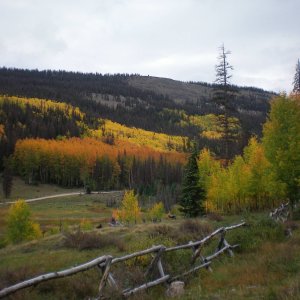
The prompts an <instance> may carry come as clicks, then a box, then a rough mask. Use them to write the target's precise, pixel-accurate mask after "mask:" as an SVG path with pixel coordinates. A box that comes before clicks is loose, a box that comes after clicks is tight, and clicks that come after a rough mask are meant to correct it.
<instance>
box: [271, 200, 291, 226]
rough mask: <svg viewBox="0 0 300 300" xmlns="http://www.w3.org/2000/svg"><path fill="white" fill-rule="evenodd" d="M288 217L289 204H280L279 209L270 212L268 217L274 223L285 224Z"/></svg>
mask: <svg viewBox="0 0 300 300" xmlns="http://www.w3.org/2000/svg"><path fill="white" fill-rule="evenodd" d="M289 216H290V205H289V202H287V203H281V204H280V206H279V207H277V208H276V209H274V211H272V212H270V217H271V218H272V219H273V220H274V221H276V222H282V223H284V222H286V221H287V219H288V218H289Z"/></svg>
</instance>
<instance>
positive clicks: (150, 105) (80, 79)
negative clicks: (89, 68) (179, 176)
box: [0, 68, 272, 157]
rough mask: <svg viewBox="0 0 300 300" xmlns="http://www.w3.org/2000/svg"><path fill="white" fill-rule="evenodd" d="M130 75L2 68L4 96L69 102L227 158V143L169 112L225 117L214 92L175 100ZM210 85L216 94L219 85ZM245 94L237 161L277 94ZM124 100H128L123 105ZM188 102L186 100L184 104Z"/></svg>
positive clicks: (240, 101) (235, 110)
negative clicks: (186, 140)
mask: <svg viewBox="0 0 300 300" xmlns="http://www.w3.org/2000/svg"><path fill="white" fill-rule="evenodd" d="M131 76H138V75H129V74H114V75H109V74H104V75H103V74H98V73H96V74H83V73H79V72H66V71H51V70H47V71H38V70H20V69H7V68H0V93H2V94H7V95H18V96H25V97H38V98H44V99H53V100H57V101H65V102H67V103H70V104H72V105H73V106H78V107H80V109H81V110H82V111H83V112H84V113H85V114H86V116H87V117H88V118H92V119H93V118H96V119H98V118H103V119H110V120H112V121H115V122H118V123H121V124H124V125H127V126H134V127H137V128H143V129H146V130H150V131H154V132H164V133H166V134H169V135H183V136H187V137H190V138H191V139H196V140H197V141H198V143H199V144H200V145H201V146H206V147H210V148H211V149H212V150H213V151H214V152H216V153H218V154H220V155H222V154H223V153H222V149H223V148H224V145H223V144H222V141H221V140H213V141H211V140H209V139H207V138H205V137H203V136H202V135H199V130H198V128H197V126H194V125H193V124H190V126H188V127H183V126H181V125H180V123H174V122H171V120H170V119H169V115H168V114H167V113H165V112H166V110H165V109H166V108H167V109H170V110H183V111H185V113H186V114H188V115H195V114H200V115H205V114H209V113H210V114H220V113H222V108H220V107H219V106H218V105H216V104H215V103H214V101H213V100H212V92H211V93H208V94H205V95H204V94H203V95H202V94H199V99H198V100H199V101H198V102H197V103H194V102H193V101H179V102H178V101H175V99H171V98H170V97H169V96H168V95H167V94H160V93H157V92H155V91H152V90H147V89H145V90H142V89H139V88H136V87H133V86H132V85H130V84H129V81H130V78H131ZM207 86H209V87H210V88H211V89H213V88H214V86H210V85H207ZM237 90H238V91H239V92H238V93H237V94H236V95H235V99H234V101H233V103H234V106H233V107H232V110H231V112H230V114H231V116H232V117H235V118H238V119H239V121H240V124H241V128H242V136H241V138H240V139H239V141H237V142H236V143H233V144H232V147H231V149H232V151H231V152H232V156H231V157H233V155H235V154H237V153H240V151H241V147H243V146H244V145H245V144H246V141H247V139H248V138H249V136H251V135H252V134H256V135H258V136H260V135H261V130H262V127H261V124H262V123H263V122H264V121H265V118H266V113H267V110H268V108H269V104H268V99H269V98H270V97H271V96H272V94H271V93H268V92H264V91H261V90H255V89H253V90H252V89H245V88H241V89H240V88H237ZM93 95H98V96H100V97H104V98H105V97H106V98H107V99H109V101H108V102H109V103H111V102H112V101H114V102H116V103H117V105H107V104H105V103H104V102H103V101H97V100H92V99H93ZM120 97H123V98H124V99H125V100H124V101H123V103H121V101H120ZM182 100H185V99H182Z"/></svg>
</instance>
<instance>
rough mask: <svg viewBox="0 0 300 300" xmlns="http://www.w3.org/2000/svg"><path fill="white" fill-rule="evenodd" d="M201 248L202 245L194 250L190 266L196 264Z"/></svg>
mask: <svg viewBox="0 0 300 300" xmlns="http://www.w3.org/2000/svg"><path fill="white" fill-rule="evenodd" d="M202 248H203V244H202V245H200V246H199V247H198V249H196V251H195V252H194V254H193V256H192V260H191V265H193V264H194V263H195V262H196V260H197V258H198V257H199V256H200V254H201V251H202Z"/></svg>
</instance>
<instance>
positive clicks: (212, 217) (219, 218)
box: [207, 212, 224, 222]
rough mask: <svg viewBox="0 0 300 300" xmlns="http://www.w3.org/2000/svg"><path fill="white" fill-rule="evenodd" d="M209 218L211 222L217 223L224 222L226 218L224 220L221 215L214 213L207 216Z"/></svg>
mask: <svg viewBox="0 0 300 300" xmlns="http://www.w3.org/2000/svg"><path fill="white" fill-rule="evenodd" d="M207 218H208V219H209V220H210V221H217V222H221V221H223V220H224V218H223V217H222V216H221V215H220V214H218V213H214V212H212V213H210V214H208V215H207Z"/></svg>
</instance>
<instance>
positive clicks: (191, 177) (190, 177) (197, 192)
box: [180, 149, 205, 217]
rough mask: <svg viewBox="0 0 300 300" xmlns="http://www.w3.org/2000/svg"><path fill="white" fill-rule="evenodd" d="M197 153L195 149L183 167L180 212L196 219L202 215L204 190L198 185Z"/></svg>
mask: <svg viewBox="0 0 300 300" xmlns="http://www.w3.org/2000/svg"><path fill="white" fill-rule="evenodd" d="M197 160H198V153H197V150H196V149H195V150H194V151H193V153H192V154H191V156H190V157H189V160H188V162H187V164H186V166H185V170H184V179H183V183H182V195H181V201H180V205H181V208H180V211H181V212H182V213H183V214H184V215H185V216H186V217H197V216H199V215H202V214H204V205H203V201H204V198H205V191H204V188H203V187H202V186H201V185H200V176H199V168H198V163H197Z"/></svg>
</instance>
